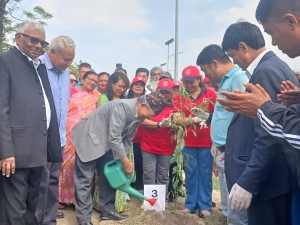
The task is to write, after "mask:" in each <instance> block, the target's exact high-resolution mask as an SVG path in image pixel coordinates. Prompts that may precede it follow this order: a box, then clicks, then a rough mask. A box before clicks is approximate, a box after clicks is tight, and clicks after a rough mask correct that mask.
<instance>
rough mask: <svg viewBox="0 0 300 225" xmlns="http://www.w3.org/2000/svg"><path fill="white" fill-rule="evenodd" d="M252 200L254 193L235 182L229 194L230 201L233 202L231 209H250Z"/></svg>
mask: <svg viewBox="0 0 300 225" xmlns="http://www.w3.org/2000/svg"><path fill="white" fill-rule="evenodd" d="M251 200H252V193H250V192H248V191H246V190H245V189H243V188H242V187H241V186H239V185H238V184H237V183H235V184H234V185H233V186H232V188H231V191H230V194H229V202H231V209H235V210H238V211H240V210H242V209H248V208H249V206H250V203H251Z"/></svg>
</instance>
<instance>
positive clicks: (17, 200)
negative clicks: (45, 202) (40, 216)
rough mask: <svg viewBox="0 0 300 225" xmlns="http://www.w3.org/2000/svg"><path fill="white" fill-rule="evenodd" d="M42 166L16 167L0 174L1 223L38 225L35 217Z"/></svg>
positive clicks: (2, 224)
mask: <svg viewBox="0 0 300 225" xmlns="http://www.w3.org/2000/svg"><path fill="white" fill-rule="evenodd" d="M41 176H42V167H33V168H24V169H16V172H15V174H13V175H11V176H10V177H8V178H7V177H4V176H2V175H0V202H1V207H0V216H1V217H2V218H1V219H0V224H1V225H37V224H38V221H37V220H36V217H35V212H36V207H37V202H38V197H39V195H38V193H39V185H40V181H41Z"/></svg>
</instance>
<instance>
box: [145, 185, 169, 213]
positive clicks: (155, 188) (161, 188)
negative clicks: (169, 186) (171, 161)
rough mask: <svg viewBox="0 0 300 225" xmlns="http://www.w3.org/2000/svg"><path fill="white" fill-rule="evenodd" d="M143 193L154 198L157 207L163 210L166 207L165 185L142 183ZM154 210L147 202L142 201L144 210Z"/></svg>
mask: <svg viewBox="0 0 300 225" xmlns="http://www.w3.org/2000/svg"><path fill="white" fill-rule="evenodd" d="M144 195H145V196H146V198H156V199H157V203H156V204H159V208H160V209H161V210H162V211H165V208H166V185H144ZM153 209H154V210H156V209H155V207H153V206H151V205H150V204H149V202H147V201H144V210H153Z"/></svg>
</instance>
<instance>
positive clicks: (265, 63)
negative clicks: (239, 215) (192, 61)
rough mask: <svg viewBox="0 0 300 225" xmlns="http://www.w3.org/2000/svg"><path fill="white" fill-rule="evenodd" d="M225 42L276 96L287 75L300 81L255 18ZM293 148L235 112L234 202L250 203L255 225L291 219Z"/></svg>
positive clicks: (229, 153) (235, 205)
mask: <svg viewBox="0 0 300 225" xmlns="http://www.w3.org/2000/svg"><path fill="white" fill-rule="evenodd" d="M222 47H223V49H224V50H225V51H227V53H228V55H229V56H230V57H232V59H233V61H234V62H235V63H237V64H238V65H239V66H240V67H241V68H242V69H243V70H245V71H246V73H247V75H248V76H249V78H250V80H249V82H250V83H253V84H260V85H261V86H263V87H264V88H265V89H266V90H268V92H269V93H270V95H271V97H272V99H273V101H276V99H277V98H276V95H277V94H278V93H280V84H281V82H282V81H284V80H290V81H292V82H293V83H295V84H298V81H297V79H296V77H295V75H294V72H293V71H292V70H291V69H290V68H289V67H288V65H287V64H286V63H284V62H283V61H282V60H280V59H279V58H278V57H277V56H276V55H275V54H274V53H273V52H271V51H268V50H267V49H266V48H265V42H264V39H263V36H262V33H261V31H260V30H259V28H258V27H257V26H255V25H253V24H251V23H248V22H238V23H235V24H232V25H230V26H229V27H228V28H227V30H226V32H225V34H224V38H223V42H222ZM289 150H290V146H288V145H287V144H285V143H282V142H280V141H279V140H277V139H275V138H273V137H271V136H270V135H269V134H268V133H267V132H266V131H265V130H264V129H263V128H262V127H261V126H260V123H259V121H257V120H254V119H252V118H249V117H246V116H243V115H239V114H236V115H235V116H234V117H233V119H232V122H231V124H230V126H229V128H228V134H227V140H226V147H225V168H226V171H225V174H226V181H227V185H228V189H229V191H230V194H229V199H230V200H231V208H232V209H235V210H240V209H247V208H248V207H249V205H250V207H249V208H248V222H249V225H254V224H255V225H260V224H262V225H263V224H272V225H273V224H274V225H276V224H278V225H282V224H290V191H291V185H290V179H291V177H290V176H291V174H290V172H291V171H290V170H289V168H288V165H287V160H288V158H287V157H286V155H285V153H286V152H288V151H289ZM251 200H252V201H251ZM250 203H251V204H250Z"/></svg>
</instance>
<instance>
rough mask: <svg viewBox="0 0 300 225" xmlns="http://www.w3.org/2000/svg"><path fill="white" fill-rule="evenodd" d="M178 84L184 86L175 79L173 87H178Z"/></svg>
mask: <svg viewBox="0 0 300 225" xmlns="http://www.w3.org/2000/svg"><path fill="white" fill-rule="evenodd" d="M176 86H178V87H181V86H182V84H181V82H180V81H175V82H174V85H173V87H176Z"/></svg>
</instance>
